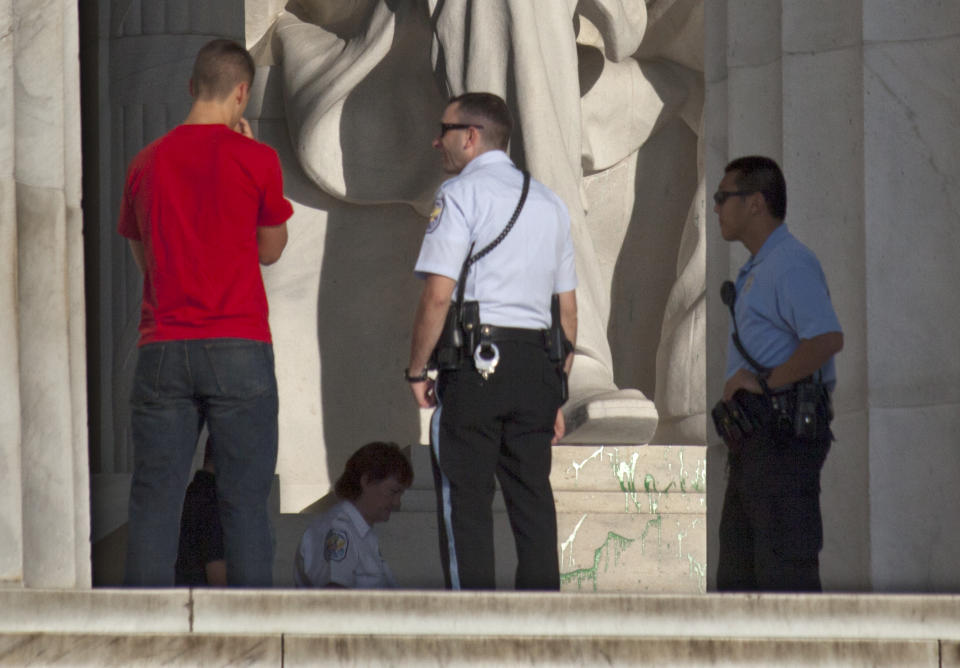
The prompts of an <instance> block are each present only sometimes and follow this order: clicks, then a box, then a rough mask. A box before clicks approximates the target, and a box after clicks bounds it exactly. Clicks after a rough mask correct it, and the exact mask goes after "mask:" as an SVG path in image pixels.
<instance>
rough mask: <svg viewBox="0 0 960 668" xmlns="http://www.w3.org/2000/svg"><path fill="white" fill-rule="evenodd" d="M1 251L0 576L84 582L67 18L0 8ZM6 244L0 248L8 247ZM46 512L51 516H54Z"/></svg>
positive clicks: (82, 429)
mask: <svg viewBox="0 0 960 668" xmlns="http://www.w3.org/2000/svg"><path fill="white" fill-rule="evenodd" d="M0 17H2V18H0V21H2V22H3V24H0V35H2V37H0V59H2V64H3V66H4V67H3V70H2V71H3V75H2V76H0V78H2V81H0V96H2V98H3V100H4V102H3V112H2V113H0V136H2V137H3V139H2V140H0V142H2V143H0V150H2V151H3V155H2V158H3V163H4V165H5V170H6V171H5V173H4V175H3V177H2V179H3V185H2V187H0V193H2V195H3V201H2V204H0V209H2V215H3V222H2V224H0V234H2V236H3V241H4V242H5V243H4V245H3V248H4V249H5V252H11V251H12V252H13V253H15V256H14V257H7V258H5V260H6V261H5V262H4V267H5V269H4V271H5V272H6V274H5V276H4V280H3V286H4V288H3V293H4V297H3V299H0V319H2V320H3V321H4V322H5V323H9V324H8V325H6V326H5V327H4V328H3V330H0V337H2V339H3V341H4V343H5V345H4V349H5V353H4V354H3V357H2V358H0V364H2V366H3V370H4V372H5V373H3V375H2V378H3V380H2V383H3V384H4V388H3V389H4V393H3V394H4V396H5V401H4V403H5V404H6V406H5V408H4V411H3V413H2V414H0V438H2V442H3V446H2V451H0V458H2V460H3V465H4V473H3V474H2V475H3V476H4V477H6V476H10V477H12V478H16V480H15V481H13V480H4V481H3V482H4V483H5V484H4V485H3V487H4V495H5V502H4V503H3V506H2V507H3V509H4V519H3V520H2V522H0V527H2V529H0V533H2V534H3V537H4V539H3V540H2V541H0V580H3V581H6V582H8V583H12V584H16V585H21V586H33V587H36V586H54V587H76V586H88V585H89V583H90V546H89V542H88V537H89V530H90V528H89V527H90V520H89V495H88V467H87V433H86V424H87V420H86V364H85V348H84V337H85V332H84V327H85V325H84V298H83V266H82V264H83V243H82V236H81V229H82V220H81V216H80V209H79V207H80V182H81V179H80V151H79V146H80V106H79V104H80V99H79V87H80V85H79V69H78V68H79V65H78V58H77V54H78V39H79V36H78V27H79V24H78V18H77V8H76V6H73V5H62V4H61V5H57V4H56V3H49V2H47V3H9V2H5V3H2V5H0ZM8 249H9V250H8ZM54 509H55V510H54Z"/></svg>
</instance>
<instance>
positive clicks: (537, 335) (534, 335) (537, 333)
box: [480, 325, 549, 347]
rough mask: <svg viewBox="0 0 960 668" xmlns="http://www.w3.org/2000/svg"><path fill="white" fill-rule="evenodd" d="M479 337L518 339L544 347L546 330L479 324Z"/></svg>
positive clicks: (489, 339)
mask: <svg viewBox="0 0 960 668" xmlns="http://www.w3.org/2000/svg"><path fill="white" fill-rule="evenodd" d="M480 339H481V340H486V341H519V342H521V343H533V344H535V345H538V346H544V347H546V345H547V342H548V341H549V338H548V331H547V330H545V329H524V328H521V327H497V326H496V325H480Z"/></svg>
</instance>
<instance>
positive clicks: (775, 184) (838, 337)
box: [714, 156, 843, 591]
mask: <svg viewBox="0 0 960 668" xmlns="http://www.w3.org/2000/svg"><path fill="white" fill-rule="evenodd" d="M786 193H787V191H786V182H785V180H784V178H783V173H782V172H781V171H780V167H779V166H778V165H777V163H776V162H774V161H773V160H771V159H769V158H765V157H761V156H748V157H744V158H739V159H737V160H734V161H732V162H731V163H730V164H728V165H727V167H726V169H725V173H724V176H723V179H722V180H721V181H720V185H719V187H718V189H717V192H716V193H715V194H714V202H715V207H714V211H715V212H716V213H717V215H718V217H719V222H720V233H721V235H722V236H723V238H724V239H725V240H726V241H739V242H740V243H742V244H743V245H744V246H746V248H747V250H749V251H750V253H751V257H750V259H749V260H748V261H747V263H746V264H745V265H744V266H743V268H742V269H741V270H740V273H739V275H738V276H737V281H736V298H735V301H734V314H735V323H734V322H731V329H730V332H731V343H730V345H729V347H728V351H727V374H726V383H725V385H724V388H723V400H724V401H725V402H728V403H729V402H733V403H735V404H736V405H737V406H742V407H745V412H746V413H748V414H751V415H753V416H754V417H755V421H754V425H755V431H753V432H751V433H749V434H746V435H745V436H744V437H743V438H742V439H741V440H740V442H738V443H735V444H734V445H735V446H736V447H734V445H731V450H730V451H729V457H728V461H729V479H728V482H727V491H726V494H725V497H724V503H723V514H722V516H721V520H720V544H719V554H718V568H717V587H718V589H720V590H722V591H724V590H725V591H755V590H768V591H769V590H777V591H819V590H820V588H821V586H820V574H819V553H820V549H821V547H822V546H823V523H822V519H821V515H820V496H819V495H820V470H821V468H822V466H823V462H824V460H825V458H826V455H827V451H828V450H829V447H830V442H831V441H832V439H833V434H832V433H831V431H830V418H831V417H832V414H831V412H830V409H829V391H832V389H833V387H834V385H835V384H836V370H835V366H834V361H833V356H834V355H835V354H836V353H838V352H839V351H840V349H841V348H842V347H843V333H842V332H841V330H840V323H839V322H838V320H837V316H836V313H835V312H834V310H833V305H832V304H831V302H830V293H829V291H828V289H827V282H826V279H825V277H824V274H823V271H822V269H821V268H820V263H819V262H818V261H817V258H816V256H814V254H813V253H812V252H811V251H810V249H808V248H807V247H806V246H804V245H803V244H801V243H800V242H799V241H797V239H796V238H794V237H793V235H791V234H790V232H789V231H788V230H787V226H786V225H785V224H784V222H783V220H784V217H785V215H786V204H787V194H786ZM734 333H736V334H737V335H738V336H739V338H740V343H741V346H742V349H743V351H744V352H745V353H746V356H745V355H744V354H741V351H740V350H739V349H738V348H737V346H736V344H735V343H734V341H733V334H734ZM747 357H749V358H750V359H748V358H747ZM751 359H752V361H751ZM755 364H756V365H759V366H760V367H762V368H759V369H758V368H756V366H755ZM798 381H799V383H798ZM823 386H825V387H826V389H823ZM801 388H804V389H803V390H801ZM809 388H814V390H816V391H817V393H816V394H815V395H811V396H816V397H817V401H816V402H815V406H816V411H815V414H814V417H815V419H814V420H813V421H812V423H811V424H812V425H813V426H812V427H811V428H810V429H808V430H802V429H799V428H798V427H795V425H794V423H788V422H787V421H785V420H783V419H780V416H781V415H794V414H796V413H797V411H798V408H797V407H798V405H803V404H804V399H802V398H801V394H800V393H801V391H803V392H806V391H807V390H809ZM803 396H804V397H805V396H807V394H804V395H803ZM777 406H785V407H788V408H784V409H783V410H782V412H778V410H779V409H777ZM728 444H730V443H729V442H728Z"/></svg>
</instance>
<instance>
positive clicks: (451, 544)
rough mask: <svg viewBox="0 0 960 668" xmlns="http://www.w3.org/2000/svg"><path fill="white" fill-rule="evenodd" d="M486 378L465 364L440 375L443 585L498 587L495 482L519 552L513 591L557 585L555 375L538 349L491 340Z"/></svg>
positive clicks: (435, 432) (437, 426) (436, 434)
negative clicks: (493, 347)
mask: <svg viewBox="0 0 960 668" xmlns="http://www.w3.org/2000/svg"><path fill="white" fill-rule="evenodd" d="M497 346H498V347H499V349H500V362H499V365H498V366H497V368H496V371H495V373H493V374H492V375H491V376H490V377H489V378H488V379H487V380H484V379H483V378H482V377H481V376H480V374H479V373H478V372H477V371H476V369H474V367H473V360H472V359H468V360H465V361H464V362H463V363H462V364H461V366H460V368H459V369H458V370H455V371H444V372H443V373H441V375H440V378H439V382H438V386H437V396H438V406H437V410H436V412H435V413H434V416H433V421H432V423H431V447H432V451H433V457H432V460H433V469H434V482H435V483H436V490H437V508H438V520H439V522H438V523H439V529H440V555H441V561H442V562H443V568H444V576H445V578H446V584H447V587H448V588H452V589H494V588H495V587H496V582H495V577H494V550H493V509H492V504H493V495H494V478H496V480H498V481H499V482H500V489H501V491H502V492H503V497H504V500H505V501H506V505H507V513H508V515H509V518H510V527H511V528H512V529H513V536H514V540H515V542H516V547H517V557H518V564H517V573H516V588H517V589H541V590H542V589H552V590H556V589H559V588H560V575H559V563H558V558H557V520H556V507H555V505H554V499H553V491H552V489H551V488H550V441H551V439H552V438H553V425H554V420H555V418H556V414H557V408H558V407H559V405H560V391H561V390H560V378H559V376H558V374H557V370H556V367H554V366H553V365H552V364H551V363H550V361H549V359H548V357H547V352H546V351H545V350H543V348H542V347H541V346H538V345H535V344H531V343H523V342H517V341H500V342H497Z"/></svg>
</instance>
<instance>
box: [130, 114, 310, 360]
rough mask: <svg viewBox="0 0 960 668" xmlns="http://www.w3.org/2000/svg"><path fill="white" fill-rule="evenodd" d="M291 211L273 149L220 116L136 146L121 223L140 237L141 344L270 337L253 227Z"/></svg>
mask: <svg viewBox="0 0 960 668" xmlns="http://www.w3.org/2000/svg"><path fill="white" fill-rule="evenodd" d="M292 214H293V207H292V206H291V205H290V202H288V201H287V200H286V199H284V197H283V176H282V174H281V171H280V160H279V159H278V158H277V154H276V151H274V150H273V149H272V148H270V147H269V146H267V145H266V144H261V143H260V142H257V141H254V140H252V139H249V138H247V137H244V136H243V135H241V134H240V133H238V132H235V131H234V130H232V129H230V128H228V127H227V126H226V125H180V126H177V127H176V128H174V129H173V130H171V131H170V132H169V133H167V134H166V135H164V136H163V137H161V138H160V139H157V140H156V141H154V142H153V143H151V144H150V145H148V146H147V147H146V148H144V149H143V150H142V151H140V153H139V154H137V157H136V158H134V159H133V161H132V162H131V163H130V167H129V169H128V170H127V183H126V187H125V189H124V194H123V202H122V203H121V205H120V222H119V224H118V226H117V227H118V230H119V232H120V234H122V235H123V236H125V237H127V238H128V239H133V240H136V241H141V242H143V245H144V255H145V258H146V273H145V275H144V279H143V302H142V305H141V308H140V344H139V345H143V344H145V343H151V342H154V341H171V340H183V339H209V338H221V337H223V338H242V339H253V340H255V341H266V342H270V340H271V339H270V325H269V323H268V322H267V295H266V292H265V291H264V289H263V278H262V277H261V275H260V264H259V254H258V251H257V227H258V226H260V225H264V226H272V225H280V224H282V223H284V222H285V221H286V220H287V219H288V218H289V217H290V216H291V215H292Z"/></svg>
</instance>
